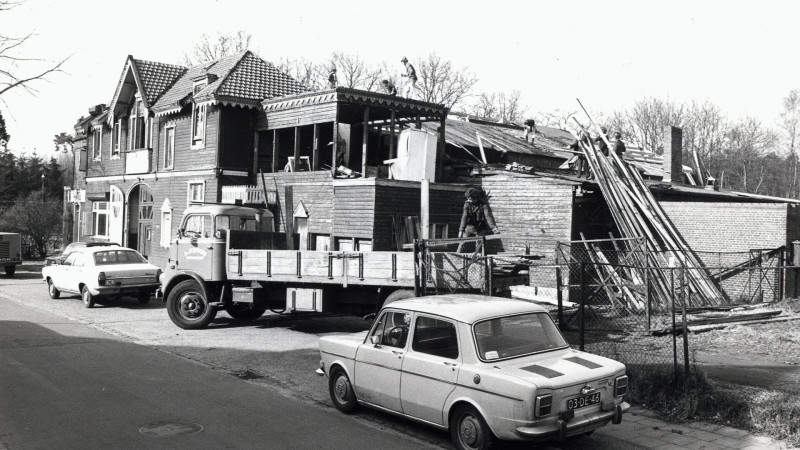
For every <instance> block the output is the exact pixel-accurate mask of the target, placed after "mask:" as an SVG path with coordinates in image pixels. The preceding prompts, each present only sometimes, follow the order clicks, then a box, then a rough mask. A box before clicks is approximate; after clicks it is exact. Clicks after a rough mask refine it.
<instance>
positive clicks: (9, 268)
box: [6, 266, 17, 277]
mask: <svg viewBox="0 0 800 450" xmlns="http://www.w3.org/2000/svg"><path fill="white" fill-rule="evenodd" d="M16 271H17V266H6V275H8V276H10V277H13V276H14V272H16Z"/></svg>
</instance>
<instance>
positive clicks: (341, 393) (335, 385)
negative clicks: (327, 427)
mask: <svg viewBox="0 0 800 450" xmlns="http://www.w3.org/2000/svg"><path fill="white" fill-rule="evenodd" d="M328 390H329V391H330V394H331V401H332V402H333V406H335V407H336V409H338V410H339V411H341V412H343V413H346V414H350V413H351V412H353V411H355V410H356V407H358V401H357V400H356V393H355V391H353V385H352V383H350V377H348V376H347V373H345V371H344V370H343V369H342V368H340V367H334V368H333V369H331V373H330V377H329V378H328Z"/></svg>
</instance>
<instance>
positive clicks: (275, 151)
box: [272, 130, 280, 173]
mask: <svg viewBox="0 0 800 450" xmlns="http://www.w3.org/2000/svg"><path fill="white" fill-rule="evenodd" d="M278 131H279V130H273V131H272V173H275V172H277V171H278V148H279V147H280V146H279V145H278V141H279V140H280V135H279V134H278Z"/></svg>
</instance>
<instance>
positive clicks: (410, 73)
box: [400, 56, 417, 98]
mask: <svg viewBox="0 0 800 450" xmlns="http://www.w3.org/2000/svg"><path fill="white" fill-rule="evenodd" d="M400 62H401V63H403V64H405V66H406V73H404V74H402V75H401V76H403V77H408V82H407V83H406V88H405V89H404V90H403V96H404V97H406V98H409V95H410V94H411V91H412V90H414V89H416V88H417V71H416V70H414V66H412V65H411V63H410V62H408V58H406V57H405V56H403V59H401V60H400Z"/></svg>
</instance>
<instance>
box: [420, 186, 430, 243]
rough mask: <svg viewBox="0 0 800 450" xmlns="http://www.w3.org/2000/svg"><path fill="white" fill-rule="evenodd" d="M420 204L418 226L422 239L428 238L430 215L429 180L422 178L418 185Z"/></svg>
mask: <svg viewBox="0 0 800 450" xmlns="http://www.w3.org/2000/svg"><path fill="white" fill-rule="evenodd" d="M419 188H420V196H419V198H420V205H419V226H420V232H421V233H420V234H421V235H422V236H420V237H421V238H422V239H429V238H430V236H429V234H430V228H431V227H430V216H431V208H430V206H431V201H430V198H431V182H430V180H425V179H423V180H422V182H421V183H420V185H419Z"/></svg>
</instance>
